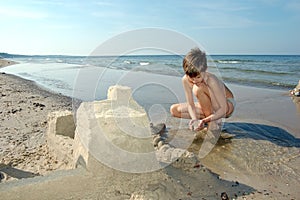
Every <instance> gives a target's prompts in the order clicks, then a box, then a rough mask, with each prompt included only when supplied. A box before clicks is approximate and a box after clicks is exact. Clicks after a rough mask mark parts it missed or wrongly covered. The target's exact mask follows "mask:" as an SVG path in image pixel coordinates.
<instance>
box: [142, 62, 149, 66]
mask: <svg viewBox="0 0 300 200" xmlns="http://www.w3.org/2000/svg"><path fill="white" fill-rule="evenodd" d="M149 64H150V62H140V65H141V66H145V65H149Z"/></svg>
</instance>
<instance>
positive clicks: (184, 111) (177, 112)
mask: <svg viewBox="0 0 300 200" xmlns="http://www.w3.org/2000/svg"><path fill="white" fill-rule="evenodd" d="M195 107H196V115H197V118H198V119H200V118H203V113H202V109H201V107H200V105H199V103H198V102H195ZM170 113H171V115H172V116H173V117H178V118H185V119H191V116H190V114H189V111H188V105H187V103H177V104H173V105H172V106H171V107H170Z"/></svg>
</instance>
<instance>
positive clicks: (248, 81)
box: [222, 76, 295, 89]
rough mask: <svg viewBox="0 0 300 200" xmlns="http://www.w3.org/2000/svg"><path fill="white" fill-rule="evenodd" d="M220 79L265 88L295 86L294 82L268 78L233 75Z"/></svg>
mask: <svg viewBox="0 0 300 200" xmlns="http://www.w3.org/2000/svg"><path fill="white" fill-rule="evenodd" d="M222 79H223V80H224V81H226V82H230V83H237V84H241V85H250V86H260V87H261V86H264V87H266V88H274V86H275V87H276V88H282V89H290V88H293V87H295V85H294V84H291V83H283V82H275V81H270V80H263V79H243V78H235V77H224V76H223V77H222Z"/></svg>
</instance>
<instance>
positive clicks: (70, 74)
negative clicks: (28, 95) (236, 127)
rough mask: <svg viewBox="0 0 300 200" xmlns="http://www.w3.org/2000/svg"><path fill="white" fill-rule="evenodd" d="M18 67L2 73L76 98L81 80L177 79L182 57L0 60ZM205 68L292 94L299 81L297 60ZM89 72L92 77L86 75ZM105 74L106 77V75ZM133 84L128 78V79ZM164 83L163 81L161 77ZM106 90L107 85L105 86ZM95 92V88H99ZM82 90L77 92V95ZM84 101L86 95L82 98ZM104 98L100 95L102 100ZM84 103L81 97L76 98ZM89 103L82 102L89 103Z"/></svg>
mask: <svg viewBox="0 0 300 200" xmlns="http://www.w3.org/2000/svg"><path fill="white" fill-rule="evenodd" d="M2 57H4V58H8V59H11V60H14V61H16V62H18V63H19V64H17V65H11V66H8V67H5V68H1V69H0V72H5V73H10V74H14V75H17V76H20V77H22V78H25V79H29V80H32V81H34V82H36V83H37V84H39V85H41V86H43V87H45V88H47V89H50V90H53V91H55V92H59V93H62V94H64V95H67V96H72V95H74V90H76V88H78V86H76V84H77V85H78V84H86V83H81V81H78V80H79V79H82V74H86V73H87V74H89V75H85V76H84V79H87V80H86V81H87V83H89V82H91V81H96V82H103V83H106V84H102V85H104V86H103V87H105V89H107V87H108V85H110V84H113V83H118V81H119V80H120V79H126V77H127V78H128V79H129V76H127V75H126V74H128V73H136V76H139V73H137V72H140V73H144V74H156V75H160V76H161V75H163V76H166V77H181V76H182V75H183V74H184V72H183V69H182V59H183V55H125V56H65V55H33V56H27V55H26V56H25V55H10V54H4V56H2ZM207 60H208V69H209V71H211V72H212V73H214V74H216V75H217V76H218V77H219V78H220V79H222V80H223V81H224V82H225V83H234V84H238V85H246V86H253V87H259V88H271V89H283V90H290V89H293V88H294V87H295V85H297V83H298V81H299V79H300V55H209V56H207ZM90 69H93V70H92V71H93V72H86V71H89V70H90ZM104 72H109V73H108V74H109V75H107V74H106V73H104ZM131 79H132V78H131ZM162 79H163V77H162ZM105 85H106V86H105ZM97 87H99V86H97ZM81 89H82V88H80V90H81ZM81 96H86V95H81ZM104 97H105V94H102V95H100V96H99V98H104ZM80 98H84V97H80ZM90 99H91V98H87V99H85V100H90Z"/></svg>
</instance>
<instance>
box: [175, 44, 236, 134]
mask: <svg viewBox="0 0 300 200" xmlns="http://www.w3.org/2000/svg"><path fill="white" fill-rule="evenodd" d="M183 70H184V72H185V75H184V76H183V77H182V84H183V88H184V92H185V96H186V101H187V102H186V103H179V104H173V105H172V106H171V108H170V112H171V114H172V116H174V117H180V118H187V119H191V121H190V122H189V128H190V129H191V130H196V131H198V130H201V129H203V128H204V125H205V124H206V123H207V124H208V129H209V130H215V129H219V128H220V127H218V126H217V125H218V123H217V122H218V121H219V119H221V118H224V117H226V118H227V117H230V116H231V115H232V113H233V111H234V106H235V101H234V98H233V94H232V92H231V91H230V90H229V89H228V88H227V87H226V85H225V84H224V83H223V82H222V81H221V80H219V79H218V78H217V77H216V76H215V75H213V74H211V73H209V72H207V71H206V70H207V60H206V54H205V52H202V51H201V50H200V49H199V48H194V49H192V50H191V51H190V52H189V53H188V54H187V55H186V56H185V57H184V59H183ZM193 95H195V97H196V98H197V100H198V102H194V98H193Z"/></svg>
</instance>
